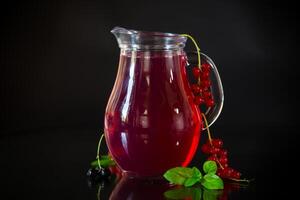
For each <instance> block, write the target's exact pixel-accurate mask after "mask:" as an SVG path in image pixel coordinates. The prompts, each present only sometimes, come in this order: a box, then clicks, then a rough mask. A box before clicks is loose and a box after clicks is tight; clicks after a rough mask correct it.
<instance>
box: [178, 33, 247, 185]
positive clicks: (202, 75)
mask: <svg viewBox="0 0 300 200" xmlns="http://www.w3.org/2000/svg"><path fill="white" fill-rule="evenodd" d="M182 36H185V37H188V38H190V39H191V40H192V42H193V43H194V45H195V47H196V49H197V55H198V66H195V67H193V69H192V70H193V75H194V77H195V78H196V79H197V80H198V82H197V84H193V85H192V91H193V93H194V95H195V99H194V102H195V104H197V105H202V104H205V105H206V107H207V108H210V107H212V106H214V104H215V102H214V100H213V96H212V93H211V81H210V72H211V66H210V64H209V63H202V64H201V59H200V48H199V46H198V44H197V42H196V41H195V39H194V38H193V37H192V36H190V35H187V34H182ZM201 115H202V118H203V121H204V123H205V129H206V130H207V135H208V140H207V142H206V143H205V144H204V145H203V146H202V147H201V150H202V152H203V153H205V154H208V155H209V157H208V158H207V160H211V161H215V162H216V163H217V165H218V169H217V175H218V176H220V177H221V178H226V179H231V180H234V181H246V182H247V181H248V180H246V179H240V177H241V173H240V172H239V171H237V170H235V169H233V168H231V167H229V165H228V152H227V150H226V149H222V147H223V141H222V140H221V139H213V138H212V136H211V133H210V129H209V125H208V122H207V120H206V116H205V114H204V113H201Z"/></svg>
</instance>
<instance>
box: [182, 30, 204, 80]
mask: <svg viewBox="0 0 300 200" xmlns="http://www.w3.org/2000/svg"><path fill="white" fill-rule="evenodd" d="M181 36H184V37H187V38H189V39H190V40H192V42H193V43H194V45H195V47H196V49H197V57H198V67H199V69H200V70H201V59H200V48H199V46H198V44H197V42H196V40H195V39H194V38H193V37H192V36H191V35H189V34H181ZM198 84H199V85H200V77H199V79H198Z"/></svg>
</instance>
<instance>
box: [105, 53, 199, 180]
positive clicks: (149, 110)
mask: <svg viewBox="0 0 300 200" xmlns="http://www.w3.org/2000/svg"><path fill="white" fill-rule="evenodd" d="M185 67H186V59H185V54H184V52H183V51H182V50H176V51H173V50H164V51H129V50H122V51H121V56H120V61H119V69H118V74H117V78H116V81H115V85H114V87H113V90H112V93H111V96H110V99H109V102H108V105H107V107H106V113H105V128H104V130H105V138H106V142H107V145H108V148H109V151H110V153H111V154H112V156H113V158H114V159H115V161H116V162H117V164H118V165H119V166H120V168H121V169H122V170H123V171H125V172H128V173H129V174H130V175H133V176H139V177H155V176H161V175H162V174H163V173H164V172H165V171H166V170H168V169H169V168H172V167H176V166H187V165H188V164H189V163H190V161H191V160H192V158H193V156H194V154H195V151H196V149H197V146H198V142H199V139H200V131H201V123H202V122H201V117H200V111H199V109H198V107H197V106H196V105H195V104H194V103H193V94H192V92H191V90H190V87H189V84H188V80H187V76H186V71H185Z"/></svg>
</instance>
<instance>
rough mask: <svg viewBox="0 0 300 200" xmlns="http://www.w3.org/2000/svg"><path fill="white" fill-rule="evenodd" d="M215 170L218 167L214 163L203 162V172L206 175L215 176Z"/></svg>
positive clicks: (210, 161) (209, 161)
mask: <svg viewBox="0 0 300 200" xmlns="http://www.w3.org/2000/svg"><path fill="white" fill-rule="evenodd" d="M217 169H218V166H217V163H216V162H215V161H212V160H208V161H205V162H204V164H203V171H204V173H206V174H208V173H212V174H215V173H216V172H217Z"/></svg>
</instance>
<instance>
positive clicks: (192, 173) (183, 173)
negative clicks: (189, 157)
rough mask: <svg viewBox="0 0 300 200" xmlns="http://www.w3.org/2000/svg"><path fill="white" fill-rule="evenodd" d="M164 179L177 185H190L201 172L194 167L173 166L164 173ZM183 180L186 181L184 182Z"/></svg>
mask: <svg viewBox="0 0 300 200" xmlns="http://www.w3.org/2000/svg"><path fill="white" fill-rule="evenodd" d="M164 177H165V179H167V180H168V181H169V182H171V183H174V184H177V185H187V186H192V185H194V184H195V183H196V182H198V181H200V180H201V178H202V174H201V172H200V171H199V170H198V169H197V168H196V167H193V168H188V167H175V168H172V169H169V170H168V171H167V172H166V173H165V174H164ZM185 182H187V183H186V184H185Z"/></svg>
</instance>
